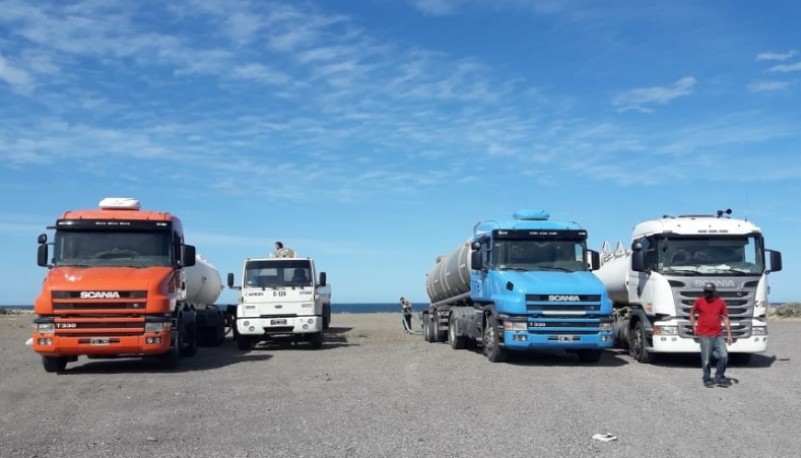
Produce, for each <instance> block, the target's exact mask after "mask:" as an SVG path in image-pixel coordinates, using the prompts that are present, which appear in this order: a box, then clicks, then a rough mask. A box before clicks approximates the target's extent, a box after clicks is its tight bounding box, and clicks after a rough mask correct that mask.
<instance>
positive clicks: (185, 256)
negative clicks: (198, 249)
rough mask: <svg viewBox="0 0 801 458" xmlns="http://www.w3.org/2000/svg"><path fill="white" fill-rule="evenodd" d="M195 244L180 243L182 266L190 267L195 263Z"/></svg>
mask: <svg viewBox="0 0 801 458" xmlns="http://www.w3.org/2000/svg"><path fill="white" fill-rule="evenodd" d="M195 256H196V253H195V246H194V245H181V263H182V264H181V265H183V266H184V267H192V266H194V265H195Z"/></svg>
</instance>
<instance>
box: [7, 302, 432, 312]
mask: <svg viewBox="0 0 801 458" xmlns="http://www.w3.org/2000/svg"><path fill="white" fill-rule="evenodd" d="M413 306H414V304H413ZM424 306H425V305H424V304H419V305H418V306H414V309H415V310H422V308H423V307H424ZM0 308H10V309H15V310H33V305H0ZM400 310H401V308H400V303H395V302H369V303H348V302H342V303H337V302H334V303H333V304H331V313H392V312H398V313H400Z"/></svg>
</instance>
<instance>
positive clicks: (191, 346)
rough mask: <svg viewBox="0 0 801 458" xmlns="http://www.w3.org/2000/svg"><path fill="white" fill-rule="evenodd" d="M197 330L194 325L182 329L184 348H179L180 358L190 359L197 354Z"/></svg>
mask: <svg viewBox="0 0 801 458" xmlns="http://www.w3.org/2000/svg"><path fill="white" fill-rule="evenodd" d="M197 331H198V329H197V327H196V326H195V325H194V324H187V325H186V326H185V327H184V338H183V340H184V346H183V347H181V356H183V357H184V358H191V357H192V356H195V355H196V354H197V339H198V333H197Z"/></svg>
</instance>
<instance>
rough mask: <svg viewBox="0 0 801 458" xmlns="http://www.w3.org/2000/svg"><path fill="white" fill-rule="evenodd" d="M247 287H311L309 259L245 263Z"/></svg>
mask: <svg viewBox="0 0 801 458" xmlns="http://www.w3.org/2000/svg"><path fill="white" fill-rule="evenodd" d="M244 279H245V287H248V288H264V287H270V288H275V287H278V286H311V284H312V282H311V263H310V262H309V260H308V259H287V260H277V259H275V260H266V259H265V260H253V261H247V262H246V263H245V275H244Z"/></svg>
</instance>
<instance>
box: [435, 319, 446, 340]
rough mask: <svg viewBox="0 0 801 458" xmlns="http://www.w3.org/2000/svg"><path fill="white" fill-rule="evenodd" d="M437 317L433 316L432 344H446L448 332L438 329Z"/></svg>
mask: <svg viewBox="0 0 801 458" xmlns="http://www.w3.org/2000/svg"><path fill="white" fill-rule="evenodd" d="M439 325H440V323H439V317H438V315H434V342H446V341H447V340H448V330H447V329H444V330H443V329H440V326H439Z"/></svg>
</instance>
